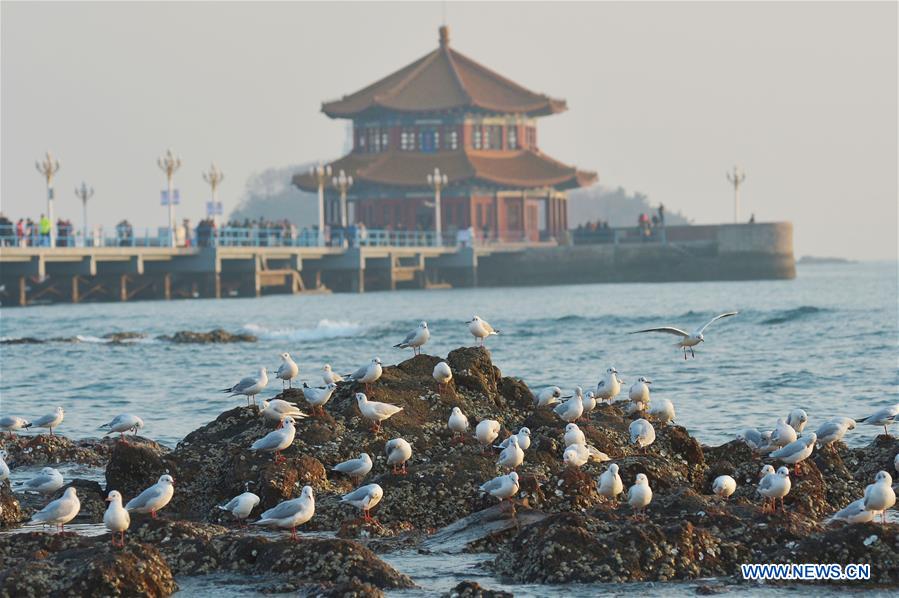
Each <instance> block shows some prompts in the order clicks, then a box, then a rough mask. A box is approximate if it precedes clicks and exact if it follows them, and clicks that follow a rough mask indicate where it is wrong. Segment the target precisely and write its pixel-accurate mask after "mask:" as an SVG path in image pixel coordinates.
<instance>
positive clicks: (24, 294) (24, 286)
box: [18, 276, 28, 307]
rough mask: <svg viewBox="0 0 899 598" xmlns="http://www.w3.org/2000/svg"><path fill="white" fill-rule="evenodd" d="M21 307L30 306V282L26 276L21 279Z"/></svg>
mask: <svg viewBox="0 0 899 598" xmlns="http://www.w3.org/2000/svg"><path fill="white" fill-rule="evenodd" d="M18 286H19V305H20V306H21V307H25V306H26V305H28V282H27V281H26V280H25V277H24V276H20V277H19V285H18Z"/></svg>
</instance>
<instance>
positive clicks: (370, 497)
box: [340, 484, 384, 522]
mask: <svg viewBox="0 0 899 598" xmlns="http://www.w3.org/2000/svg"><path fill="white" fill-rule="evenodd" d="M382 498H384V489H383V488H381V487H380V486H379V485H378V484H368V485H367V486H362V487H361V488H356V489H355V490H353V491H352V492H350V493H349V494H344V495H343V497H341V499H340V502H345V503H347V504H350V505H353V506H354V507H356V508H357V509H359V510H361V511H362V518H363V520H364V521H366V522H371V521H375V520H374V519H372V517H371V513H370V512H369V511H371V510H372V509H374V508H375V506H377V504H378V503H379V502H381V499H382Z"/></svg>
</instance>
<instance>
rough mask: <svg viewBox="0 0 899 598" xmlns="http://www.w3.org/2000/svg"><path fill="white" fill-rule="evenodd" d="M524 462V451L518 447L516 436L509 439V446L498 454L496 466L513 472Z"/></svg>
mask: <svg viewBox="0 0 899 598" xmlns="http://www.w3.org/2000/svg"><path fill="white" fill-rule="evenodd" d="M523 461H524V451H523V450H521V447H520V446H518V436H510V437H509V445H508V446H507V447H506V448H504V449H503V450H502V452H501V453H500V454H499V459H497V461H496V466H497V467H499V468H506V469H512V470H514V469H515V468H516V467H518V466H519V465H521V464H522V462H523Z"/></svg>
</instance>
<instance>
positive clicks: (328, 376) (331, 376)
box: [322, 363, 343, 384]
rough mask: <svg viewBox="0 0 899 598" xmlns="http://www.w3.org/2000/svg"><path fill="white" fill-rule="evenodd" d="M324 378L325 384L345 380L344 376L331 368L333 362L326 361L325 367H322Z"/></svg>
mask: <svg viewBox="0 0 899 598" xmlns="http://www.w3.org/2000/svg"><path fill="white" fill-rule="evenodd" d="M322 380H323V381H324V383H325V384H332V383H333V384H337V383H338V382H343V376H341V375H340V374H335V373H334V371H333V370H332V369H331V364H330V363H326V364H325V365H324V367H322Z"/></svg>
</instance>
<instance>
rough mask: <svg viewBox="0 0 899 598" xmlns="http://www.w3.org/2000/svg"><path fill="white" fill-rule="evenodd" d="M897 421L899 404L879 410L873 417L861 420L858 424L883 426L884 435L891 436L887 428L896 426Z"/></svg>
mask: <svg viewBox="0 0 899 598" xmlns="http://www.w3.org/2000/svg"><path fill="white" fill-rule="evenodd" d="M897 419H899V403H896V404H895V405H890V406H889V407H884V408H883V409H879V410H877V411H875V412H874V414H873V415H869V416H868V417H865V418H862V419H859V420H858V422H859V423H862V424H867V425H869V426H883V433H884V434H886V435H887V436H889V435H890V431H889V430H887V426H892V425H893V424H895V423H896V420H897Z"/></svg>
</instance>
